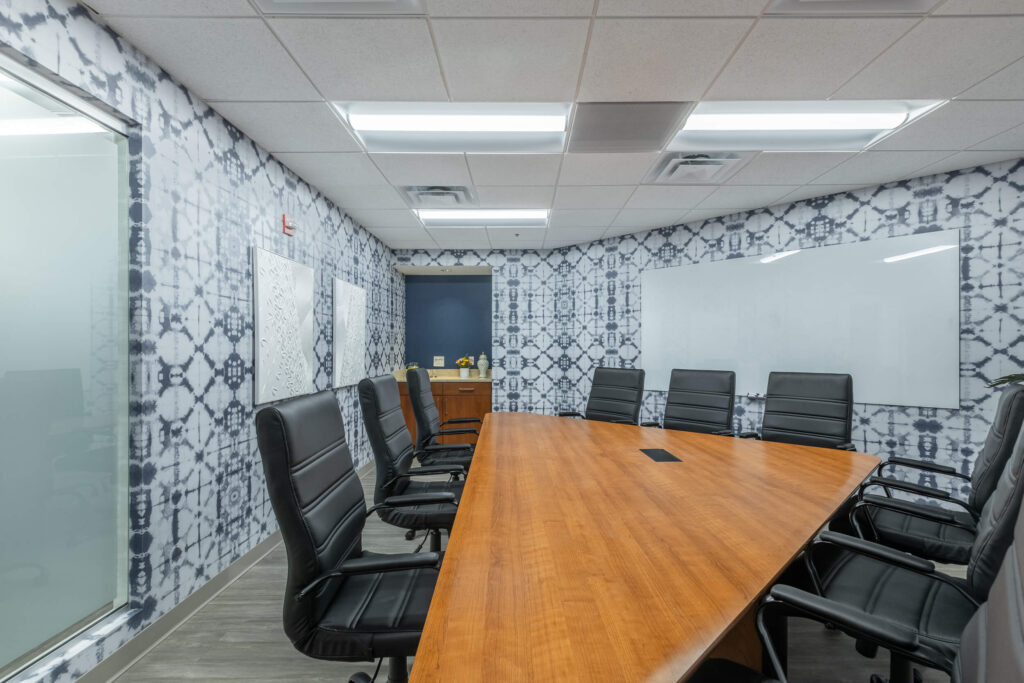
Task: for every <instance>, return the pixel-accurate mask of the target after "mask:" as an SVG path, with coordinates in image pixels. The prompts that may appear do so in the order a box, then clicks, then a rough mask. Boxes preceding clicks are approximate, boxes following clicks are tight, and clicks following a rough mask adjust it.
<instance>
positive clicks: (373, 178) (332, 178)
mask: <svg viewBox="0 0 1024 683" xmlns="http://www.w3.org/2000/svg"><path fill="white" fill-rule="evenodd" d="M274 156H275V157H277V160H278V161H280V162H281V163H282V164H284V165H285V166H287V167H288V168H290V169H292V170H293V171H295V173H296V174H298V175H299V176H300V177H301V178H302V179H303V180H305V181H306V182H308V183H309V184H311V185H315V186H316V187H326V188H337V187H340V186H342V185H377V186H380V185H387V184H388V181H387V179H386V178H384V176H382V175H381V173H380V171H378V170H377V167H376V166H374V165H373V163H372V162H371V161H370V158H369V157H368V156H366V155H365V154H362V153H360V152H282V153H279V154H275V155H274Z"/></svg>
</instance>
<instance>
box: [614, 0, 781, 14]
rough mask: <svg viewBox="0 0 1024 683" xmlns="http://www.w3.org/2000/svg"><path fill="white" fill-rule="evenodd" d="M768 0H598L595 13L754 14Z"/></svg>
mask: <svg viewBox="0 0 1024 683" xmlns="http://www.w3.org/2000/svg"><path fill="white" fill-rule="evenodd" d="M769 1H770V0H685V1H684V2H680V0H601V2H600V4H598V6H597V14H598V16H612V17H644V16H647V17H740V16H755V17H756V16H757V15H758V14H760V13H761V10H763V9H764V8H765V6H767V4H768V2H769Z"/></svg>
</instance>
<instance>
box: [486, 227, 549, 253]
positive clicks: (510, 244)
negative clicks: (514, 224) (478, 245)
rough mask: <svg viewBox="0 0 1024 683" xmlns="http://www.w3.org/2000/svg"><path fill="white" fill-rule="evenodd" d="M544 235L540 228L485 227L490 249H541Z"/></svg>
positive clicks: (544, 232)
mask: <svg viewBox="0 0 1024 683" xmlns="http://www.w3.org/2000/svg"><path fill="white" fill-rule="evenodd" d="M546 235H547V230H544V229H541V228H520V229H518V230H517V229H516V228H487V239H488V240H490V242H491V248H492V249H543V248H544V237H545V236H546Z"/></svg>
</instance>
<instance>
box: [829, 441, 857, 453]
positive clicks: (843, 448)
mask: <svg viewBox="0 0 1024 683" xmlns="http://www.w3.org/2000/svg"><path fill="white" fill-rule="evenodd" d="M834 448H836V449H837V450H840V451H855V450H857V447H856V446H855V445H853V444H852V443H849V442H847V443H841V444H839V445H838V446H834Z"/></svg>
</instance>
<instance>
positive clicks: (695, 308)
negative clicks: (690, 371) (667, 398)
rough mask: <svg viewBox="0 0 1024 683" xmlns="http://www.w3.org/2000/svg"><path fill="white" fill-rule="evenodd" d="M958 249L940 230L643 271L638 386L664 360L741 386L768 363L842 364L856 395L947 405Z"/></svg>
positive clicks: (823, 368)
mask: <svg viewBox="0 0 1024 683" xmlns="http://www.w3.org/2000/svg"><path fill="white" fill-rule="evenodd" d="M958 247H959V239H958V234H957V233H956V231H943V232H931V233H925V234H921V235H911V236H909V237H894V238H891V239H882V240H872V241H869V242H856V243H853V244H845V245H838V246H831V247H818V248H814V249H806V250H803V251H796V252H792V253H785V254H776V255H774V257H752V258H742V259H729V260H726V261H715V262H712V263H700V264H697V265H689V266H681V267H677V268H663V269H656V270H647V271H645V272H644V273H643V275H642V278H641V287H642V289H641V297H642V305H641V345H640V346H641V354H642V356H641V360H642V367H643V368H644V369H645V370H646V371H647V388H648V389H652V390H660V391H665V390H667V389H668V380H669V374H670V373H671V371H672V368H695V369H707V370H712V369H713V370H734V371H735V372H736V391H737V393H740V394H754V393H757V394H764V391H765V388H766V386H767V383H768V373H769V372H771V371H772V370H782V371H802V372H848V373H850V374H852V375H853V394H854V400H855V401H856V402H857V403H872V404H881V405H906V406H926V407H931V408H957V407H959V405H960V391H959V386H960V316H959V313H960V279H959V270H958V268H957V264H958V259H959V254H958V252H959V249H958Z"/></svg>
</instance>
